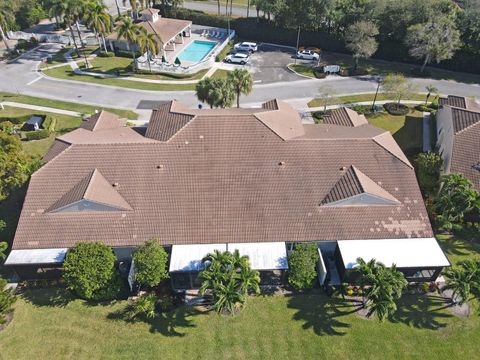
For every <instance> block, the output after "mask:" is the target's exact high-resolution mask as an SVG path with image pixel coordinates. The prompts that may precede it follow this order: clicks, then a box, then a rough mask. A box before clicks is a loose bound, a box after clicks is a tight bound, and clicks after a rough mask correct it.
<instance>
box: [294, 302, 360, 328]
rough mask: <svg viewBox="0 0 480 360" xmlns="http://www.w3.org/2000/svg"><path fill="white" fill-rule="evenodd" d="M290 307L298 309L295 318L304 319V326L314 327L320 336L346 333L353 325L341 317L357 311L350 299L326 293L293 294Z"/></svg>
mask: <svg viewBox="0 0 480 360" xmlns="http://www.w3.org/2000/svg"><path fill="white" fill-rule="evenodd" d="M288 307H289V308H291V309H296V310H297V312H296V313H295V314H294V316H293V319H294V320H298V321H304V324H303V328H304V329H310V328H312V329H313V331H314V332H315V334H317V335H319V336H325V335H336V336H343V335H345V334H346V332H345V331H344V330H346V329H348V328H349V327H350V326H351V325H350V324H348V323H346V322H342V321H340V319H339V318H340V317H341V316H345V315H348V314H351V313H354V312H355V311H356V309H355V308H354V307H352V303H351V302H350V301H348V300H342V299H335V298H328V297H326V296H324V295H292V296H291V297H290V299H289V301H288Z"/></svg>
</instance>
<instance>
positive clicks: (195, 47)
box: [178, 40, 217, 62]
mask: <svg viewBox="0 0 480 360" xmlns="http://www.w3.org/2000/svg"><path fill="white" fill-rule="evenodd" d="M215 45H217V43H215V42H213V41H201V40H194V41H193V42H192V43H190V45H188V46H187V47H186V48H185V49H183V51H182V52H181V53H180V55H178V58H179V59H180V61H190V62H200V61H202V60H203V58H204V57H205V56H207V55H208V54H209V53H210V51H212V49H213V48H214V47H215Z"/></svg>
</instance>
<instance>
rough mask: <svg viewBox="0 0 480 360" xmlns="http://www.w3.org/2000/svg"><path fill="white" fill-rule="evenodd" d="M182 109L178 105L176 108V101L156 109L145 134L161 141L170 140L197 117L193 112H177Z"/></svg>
mask: <svg viewBox="0 0 480 360" xmlns="http://www.w3.org/2000/svg"><path fill="white" fill-rule="evenodd" d="M182 110H183V109H181V108H180V109H178V106H177V108H175V101H170V102H169V103H167V104H163V105H161V106H160V107H159V108H158V109H154V110H153V112H152V116H151V117H150V122H149V124H148V127H147V132H146V133H145V136H146V137H148V138H151V139H155V140H159V141H168V140H169V139H170V138H171V137H172V136H173V135H175V134H176V133H177V132H178V131H180V129H181V128H183V127H184V126H185V125H187V124H188V123H189V122H190V120H192V119H193V118H194V117H195V115H193V114H186V113H181V112H176V111H182Z"/></svg>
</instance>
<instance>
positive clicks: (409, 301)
mask: <svg viewBox="0 0 480 360" xmlns="http://www.w3.org/2000/svg"><path fill="white" fill-rule="evenodd" d="M449 306H450V302H449V301H448V299H445V298H444V297H442V296H436V295H420V296H411V295H406V296H404V297H403V298H402V300H401V301H400V303H399V305H398V310H397V312H396V313H395V314H394V315H393V316H391V317H390V318H389V320H390V321H391V322H393V323H404V324H406V325H409V326H413V327H415V328H417V329H429V330H438V329H441V328H444V327H446V326H447V323H446V322H444V321H442V320H446V319H448V318H451V317H452V315H450V314H448V313H445V312H444V311H442V310H444V309H446V308H448V307H449Z"/></svg>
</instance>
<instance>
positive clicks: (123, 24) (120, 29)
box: [116, 16, 139, 70]
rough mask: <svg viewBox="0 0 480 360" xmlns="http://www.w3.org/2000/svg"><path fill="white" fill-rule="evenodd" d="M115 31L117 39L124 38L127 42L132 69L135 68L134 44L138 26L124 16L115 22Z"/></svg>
mask: <svg viewBox="0 0 480 360" xmlns="http://www.w3.org/2000/svg"><path fill="white" fill-rule="evenodd" d="M116 31H117V36H118V39H124V40H125V41H126V42H127V43H128V45H127V46H128V47H129V48H130V50H131V51H132V58H133V70H135V69H136V65H135V45H136V43H137V35H138V32H139V27H138V25H135V24H134V23H133V20H132V19H131V18H129V17H126V16H124V17H122V18H121V19H120V21H119V23H118V24H117V27H116Z"/></svg>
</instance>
